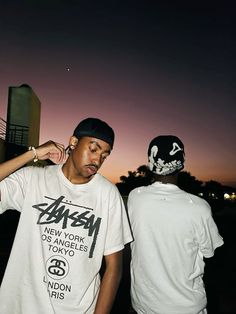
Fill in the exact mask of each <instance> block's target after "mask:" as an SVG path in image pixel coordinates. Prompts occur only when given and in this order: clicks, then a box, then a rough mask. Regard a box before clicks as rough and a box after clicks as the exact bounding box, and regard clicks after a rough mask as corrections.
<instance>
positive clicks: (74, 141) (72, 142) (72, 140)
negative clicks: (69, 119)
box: [69, 136, 78, 149]
mask: <svg viewBox="0 0 236 314" xmlns="http://www.w3.org/2000/svg"><path fill="white" fill-rule="evenodd" d="M77 144H78V139H77V137H75V136H71V137H70V140H69V146H70V149H74V148H75V146H76V145H77Z"/></svg>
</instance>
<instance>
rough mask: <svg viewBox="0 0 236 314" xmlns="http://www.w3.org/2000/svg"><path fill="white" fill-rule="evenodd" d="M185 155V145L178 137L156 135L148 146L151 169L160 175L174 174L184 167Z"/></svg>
mask: <svg viewBox="0 0 236 314" xmlns="http://www.w3.org/2000/svg"><path fill="white" fill-rule="evenodd" d="M184 156H185V154H184V145H183V143H182V142H181V140H180V139H179V138H178V137H176V136H173V135H161V136H158V137H155V138H154V139H153V140H152V141H151V143H150V145H149V148H148V165H149V169H150V170H151V171H152V172H154V173H156V174H158V175H163V176H165V175H170V174H174V173H176V172H178V171H180V170H181V169H183V168H184Z"/></svg>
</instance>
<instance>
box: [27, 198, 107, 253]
mask: <svg viewBox="0 0 236 314" xmlns="http://www.w3.org/2000/svg"><path fill="white" fill-rule="evenodd" d="M63 199H64V196H60V197H59V198H58V199H56V200H54V199H51V200H52V201H53V202H52V203H51V204H48V203H41V204H37V205H33V207H34V208H36V209H37V210H39V211H40V212H41V213H40V215H39V218H38V221H37V224H39V225H43V224H51V223H56V224H58V223H60V222H62V229H65V228H67V225H68V224H70V226H71V227H83V228H84V229H88V236H89V237H92V236H93V242H92V245H91V248H90V251H89V258H92V257H93V252H94V249H95V245H96V241H97V236H98V232H99V228H100V224H101V218H100V217H98V218H97V219H96V218H95V215H94V214H91V209H90V208H86V207H83V206H79V207H82V208H83V209H85V211H84V212H81V213H80V212H78V211H74V210H73V212H72V211H71V210H70V209H69V208H66V205H68V204H67V203H66V202H63ZM77 206H78V205H77ZM86 209H87V210H86Z"/></svg>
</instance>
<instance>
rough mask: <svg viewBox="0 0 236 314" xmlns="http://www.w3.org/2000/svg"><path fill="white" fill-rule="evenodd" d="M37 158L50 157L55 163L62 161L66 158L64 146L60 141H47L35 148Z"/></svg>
mask: <svg viewBox="0 0 236 314" xmlns="http://www.w3.org/2000/svg"><path fill="white" fill-rule="evenodd" d="M36 152H37V156H38V159H40V160H45V159H50V160H51V161H52V162H53V163H55V164H60V163H64V162H65V160H66V152H65V147H64V145H63V144H61V143H57V142H53V141H48V142H46V143H44V144H42V145H40V146H39V147H37V148H36Z"/></svg>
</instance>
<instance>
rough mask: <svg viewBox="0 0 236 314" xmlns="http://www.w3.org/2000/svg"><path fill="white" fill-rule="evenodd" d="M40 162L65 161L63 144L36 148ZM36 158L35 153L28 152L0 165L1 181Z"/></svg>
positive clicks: (46, 144) (44, 145)
mask: <svg viewBox="0 0 236 314" xmlns="http://www.w3.org/2000/svg"><path fill="white" fill-rule="evenodd" d="M36 154H37V158H38V159H39V160H46V159H50V160H51V161H53V162H55V163H60V162H63V161H64V160H65V149H64V146H63V145H62V144H59V143H55V142H52V141H49V142H47V143H45V144H43V145H40V146H39V147H37V148H36ZM34 158H35V154H34V151H32V150H31V151H27V152H25V153H23V154H21V155H20V156H17V157H15V158H13V159H11V160H8V161H5V162H3V163H1V164H0V181H2V180H3V179H5V178H6V177H7V176H9V175H10V174H11V173H13V172H14V171H16V170H17V169H19V168H21V167H22V166H24V165H25V164H27V163H28V162H30V161H31V160H33V159H34Z"/></svg>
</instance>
